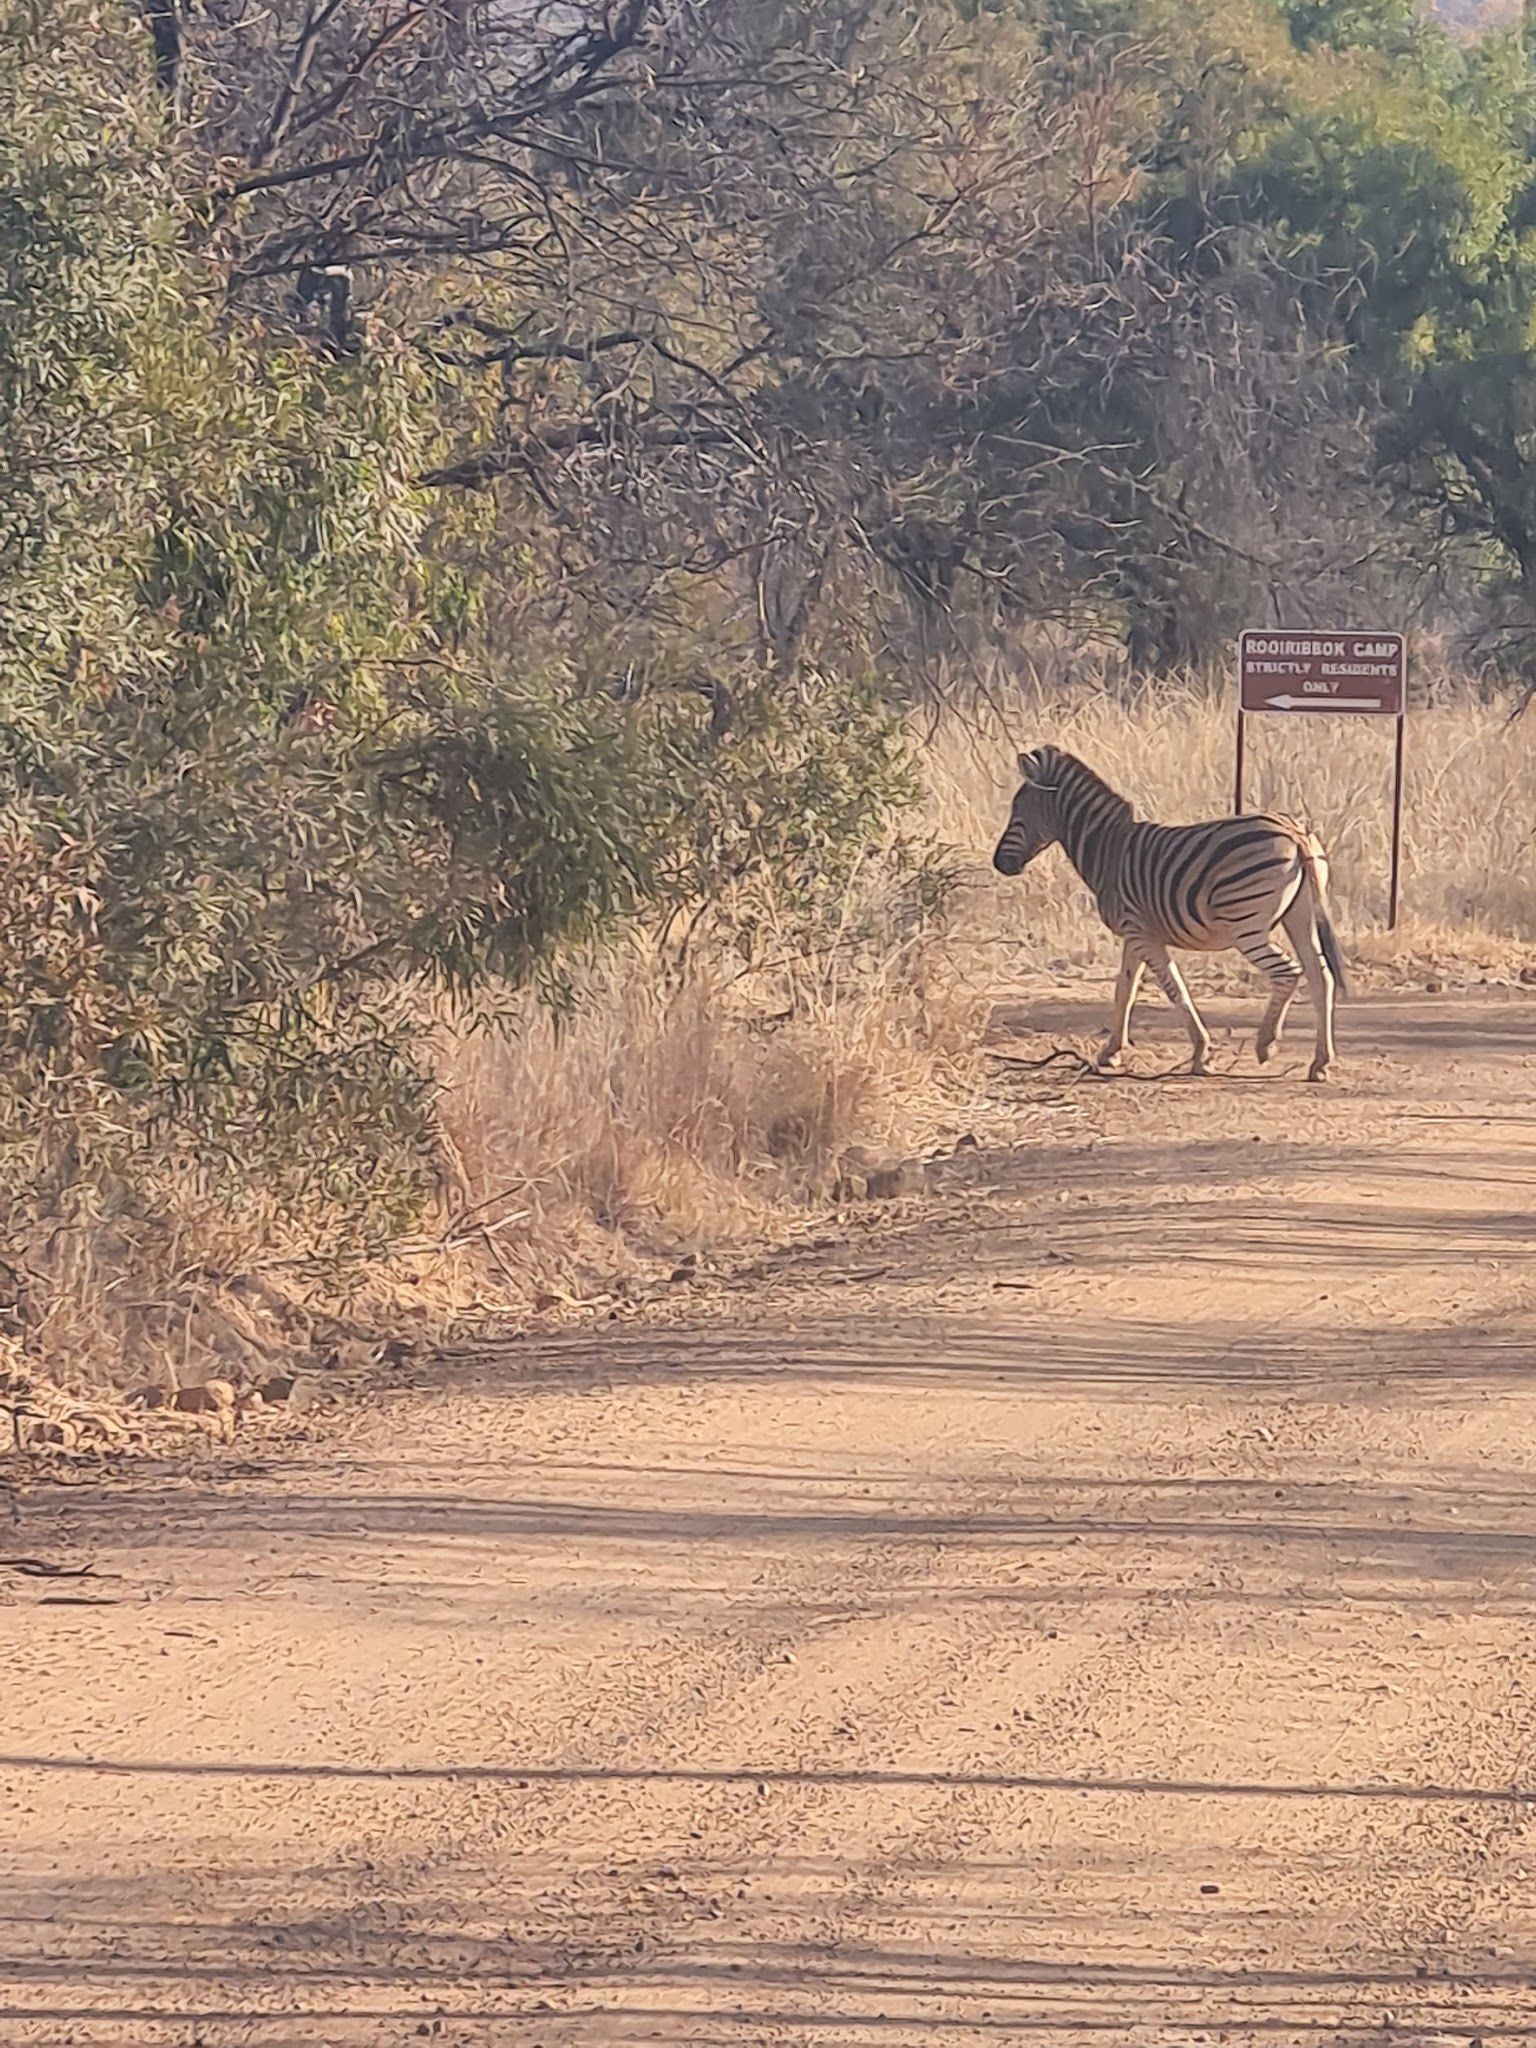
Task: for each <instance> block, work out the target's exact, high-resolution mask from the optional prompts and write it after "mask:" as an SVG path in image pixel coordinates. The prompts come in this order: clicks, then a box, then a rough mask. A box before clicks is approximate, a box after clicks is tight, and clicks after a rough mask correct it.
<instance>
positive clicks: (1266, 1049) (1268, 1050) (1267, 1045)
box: [1253, 1038, 1275, 1067]
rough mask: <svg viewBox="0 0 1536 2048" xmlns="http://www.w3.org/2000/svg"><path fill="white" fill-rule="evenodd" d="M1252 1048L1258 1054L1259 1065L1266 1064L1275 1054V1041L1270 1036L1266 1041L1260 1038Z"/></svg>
mask: <svg viewBox="0 0 1536 2048" xmlns="http://www.w3.org/2000/svg"><path fill="white" fill-rule="evenodd" d="M1253 1049H1254V1052H1255V1053H1256V1054H1257V1056H1258V1062H1259V1065H1260V1066H1261V1067H1263V1066H1267V1065H1268V1064H1269V1062H1270V1061H1271V1060H1272V1059H1273V1058H1274V1056H1275V1041H1274V1040H1273V1039H1272V1038H1271V1039H1269V1040H1268V1041H1265V1040H1264V1039H1262V1038H1261V1039H1260V1040H1259V1042H1258V1044H1257V1045H1256V1046H1255V1047H1254V1048H1253Z"/></svg>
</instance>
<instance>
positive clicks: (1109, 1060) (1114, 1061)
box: [1093, 1052, 1125, 1074]
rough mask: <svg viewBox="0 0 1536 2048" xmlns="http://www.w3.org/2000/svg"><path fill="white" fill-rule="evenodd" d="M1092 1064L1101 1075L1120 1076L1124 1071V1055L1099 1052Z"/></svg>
mask: <svg viewBox="0 0 1536 2048" xmlns="http://www.w3.org/2000/svg"><path fill="white" fill-rule="evenodd" d="M1093 1064H1094V1066H1095V1067H1096V1068H1097V1069H1098V1071H1099V1072H1100V1073H1101V1074H1120V1073H1123V1072H1124V1071H1125V1054H1124V1053H1123V1052H1101V1053H1100V1054H1099V1056H1098V1058H1097V1059H1096V1060H1095V1061H1094V1063H1093Z"/></svg>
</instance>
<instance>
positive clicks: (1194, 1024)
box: [1141, 941, 1211, 1074]
mask: <svg viewBox="0 0 1536 2048" xmlns="http://www.w3.org/2000/svg"><path fill="white" fill-rule="evenodd" d="M1141 951H1142V957H1143V958H1144V959H1145V961H1146V963H1147V965H1148V966H1149V967H1150V968H1151V970H1152V972H1153V975H1154V976H1155V977H1156V980H1157V985H1158V987H1159V988H1160V989H1161V990H1162V992H1163V994H1164V995H1165V996H1166V997H1167V998H1168V1000H1169V1002H1170V1003H1172V1005H1173V1007H1174V1008H1175V1009H1176V1010H1177V1011H1178V1013H1179V1015H1180V1016H1181V1017H1182V1018H1183V1019H1184V1028H1185V1030H1186V1031H1188V1033H1189V1042H1190V1044H1191V1046H1192V1047H1193V1048H1194V1054H1195V1056H1194V1058H1193V1059H1192V1060H1191V1061H1190V1064H1189V1071H1190V1072H1191V1073H1192V1074H1206V1073H1209V1072H1210V1066H1211V1034H1210V1033H1209V1031H1207V1030H1206V1028H1205V1025H1204V1024H1203V1023H1202V1022H1201V1018H1200V1012H1199V1011H1198V1010H1197V1009H1196V1008H1195V1005H1194V1002H1193V999H1192V998H1191V996H1190V993H1189V990H1188V988H1187V987H1186V986H1185V982H1184V977H1183V975H1182V974H1180V972H1179V970H1178V968H1177V967H1175V966H1174V964H1173V962H1172V960H1170V959H1169V957H1168V948H1167V947H1166V946H1159V945H1154V944H1152V943H1150V942H1148V941H1143V943H1142V948H1141Z"/></svg>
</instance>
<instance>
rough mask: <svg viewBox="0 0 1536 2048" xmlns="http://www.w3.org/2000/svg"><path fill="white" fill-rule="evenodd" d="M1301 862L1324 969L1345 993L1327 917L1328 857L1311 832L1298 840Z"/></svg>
mask: <svg viewBox="0 0 1536 2048" xmlns="http://www.w3.org/2000/svg"><path fill="white" fill-rule="evenodd" d="M1301 864H1302V866H1303V868H1304V869H1305V870H1306V876H1307V882H1308V885H1309V887H1310V888H1311V891H1312V916H1313V918H1314V920H1315V921H1316V924H1317V942H1318V944H1319V946H1320V947H1321V948H1322V953H1323V958H1324V959H1325V960H1326V961H1327V963H1328V972H1329V973H1330V974H1331V975H1332V976H1333V981H1334V986H1335V988H1336V989H1337V990H1338V992H1339V994H1340V995H1341V996H1347V995H1348V994H1349V976H1348V975H1347V974H1346V973H1345V972H1344V956H1343V954H1342V953H1340V951H1339V941H1338V936H1337V934H1336V933H1335V931H1334V929H1333V925H1332V923H1331V922H1330V921H1329V917H1328V856H1327V855H1326V854H1325V853H1324V852H1323V843H1322V841H1321V840H1320V839H1318V838H1317V837H1316V835H1315V834H1313V833H1311V832H1308V833H1307V834H1306V835H1305V837H1304V838H1303V839H1302V841H1301Z"/></svg>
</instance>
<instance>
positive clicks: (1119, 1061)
mask: <svg viewBox="0 0 1536 2048" xmlns="http://www.w3.org/2000/svg"><path fill="white" fill-rule="evenodd" d="M1146 971H1147V963H1146V961H1145V960H1144V959H1143V958H1142V957H1141V948H1140V947H1139V946H1138V945H1137V944H1136V943H1135V942H1134V941H1133V940H1131V939H1127V940H1126V942H1125V950H1124V951H1123V952H1122V953H1121V955H1120V974H1119V978H1118V980H1117V981H1116V982H1115V1014H1114V1020H1113V1022H1112V1023H1111V1025H1110V1027H1109V1036H1108V1038H1106V1039H1105V1041H1104V1043H1103V1045H1102V1046H1101V1047H1100V1048H1099V1056H1098V1058H1097V1059H1096V1060H1095V1061H1094V1065H1095V1066H1096V1067H1097V1068H1098V1069H1099V1070H1100V1072H1101V1073H1106V1074H1112V1073H1114V1072H1115V1070H1116V1069H1117V1068H1118V1067H1120V1066H1122V1065H1123V1064H1124V1060H1123V1055H1124V1052H1125V1049H1126V1047H1127V1046H1128V1045H1129V1044H1130V1042H1131V1011H1132V1010H1133V1009H1134V1008H1135V1007H1136V992H1137V990H1138V989H1139V988H1140V987H1141V977H1142V976H1143V975H1144V974H1145V973H1146Z"/></svg>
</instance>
